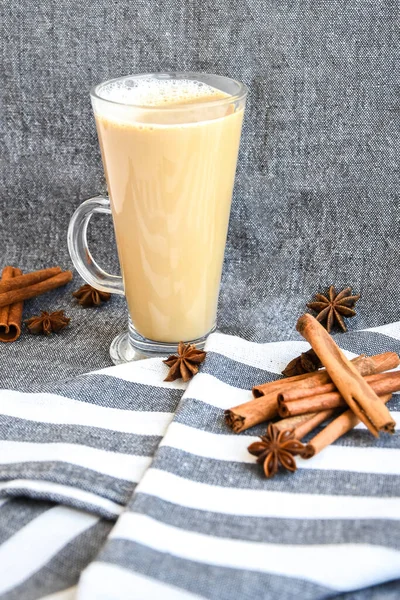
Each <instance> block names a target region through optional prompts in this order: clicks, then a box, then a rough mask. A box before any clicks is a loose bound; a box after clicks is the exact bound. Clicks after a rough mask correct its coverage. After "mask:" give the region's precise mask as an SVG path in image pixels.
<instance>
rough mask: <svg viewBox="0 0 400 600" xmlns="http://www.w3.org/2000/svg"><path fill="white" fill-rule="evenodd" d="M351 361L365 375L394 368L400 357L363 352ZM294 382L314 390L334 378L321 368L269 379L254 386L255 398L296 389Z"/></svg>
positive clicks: (301, 387)
mask: <svg viewBox="0 0 400 600" xmlns="http://www.w3.org/2000/svg"><path fill="white" fill-rule="evenodd" d="M351 362H352V363H353V364H354V365H355V366H356V367H357V370H358V371H359V372H360V373H361V375H363V376H365V375H372V374H373V373H381V372H383V371H388V370H389V369H394V368H395V367H397V366H398V365H399V364H400V359H399V357H398V355H397V354H396V352H385V353H384V354H376V355H375V356H365V354H361V355H360V356H357V357H356V358H353V359H351ZM391 365H392V366H391ZM293 383H296V384H297V385H296V388H298V389H301V390H307V389H310V390H314V389H315V387H316V386H317V385H321V386H322V385H326V384H331V383H332V380H331V378H330V376H329V374H328V372H327V371H326V369H321V370H320V371H316V372H314V373H304V375H295V376H293V377H286V378H285V379H277V380H276V381H269V382H267V383H262V384H260V385H256V386H254V387H253V396H254V397H255V398H260V397H261V396H263V395H267V394H269V393H270V392H274V391H276V390H279V392H281V391H282V387H283V386H284V387H287V388H289V387H290V388H291V389H294V388H292V384H293ZM312 394H313V392H312ZM303 396H305V394H302V396H301V397H303Z"/></svg>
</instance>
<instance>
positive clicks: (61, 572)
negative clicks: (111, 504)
mask: <svg viewBox="0 0 400 600" xmlns="http://www.w3.org/2000/svg"><path fill="white" fill-rule="evenodd" d="M111 527H112V523H111V522H109V521H105V520H101V521H99V522H98V523H96V524H95V525H93V526H92V527H90V529H88V530H87V531H85V532H83V533H82V534H80V535H78V536H77V537H76V538H74V539H73V540H72V541H71V542H69V543H68V544H67V545H66V546H64V548H63V549H62V550H60V551H59V552H58V553H57V554H56V555H55V556H54V557H53V558H51V559H50V560H49V562H48V563H47V564H46V565H44V566H43V567H42V568H41V569H39V570H38V571H37V572H36V573H34V574H33V575H32V576H31V577H29V578H28V579H27V580H26V581H24V582H23V583H21V584H20V585H18V586H17V587H15V588H13V589H12V590H10V591H9V592H6V593H5V594H2V595H1V596H0V598H1V599H2V600H36V599H38V598H42V597H43V596H47V595H49V594H54V593H56V592H58V591H61V590H65V589H68V588H69V587H72V586H73V585H75V584H76V583H77V582H78V579H79V576H80V574H81V572H82V570H83V569H84V568H85V567H86V566H87V565H88V564H89V563H90V562H91V561H92V560H93V559H94V558H95V556H96V554H97V552H98V550H99V548H101V547H102V545H103V544H104V543H105V541H106V539H107V536H108V534H109V533H110V530H111ZM34 551H35V540H32V552H34Z"/></svg>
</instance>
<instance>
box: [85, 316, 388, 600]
mask: <svg viewBox="0 0 400 600" xmlns="http://www.w3.org/2000/svg"><path fill="white" fill-rule="evenodd" d="M337 339H338V341H339V343H340V345H341V346H342V348H343V349H344V350H345V351H346V353H347V355H348V356H349V357H353V356H355V355H357V354H359V353H360V352H365V353H368V354H376V353H380V352H384V351H387V350H394V351H396V352H400V322H399V323H396V324H393V325H388V326H384V327H380V328H376V329H371V330H368V331H361V332H355V333H347V334H346V335H341V336H340V337H339V336H338V338H337ZM307 348H308V346H307V345H306V344H305V343H303V342H278V343H271V344H265V345H261V344H255V343H251V342H246V341H244V340H241V339H238V338H234V337H230V336H226V335H222V334H214V335H212V336H210V338H209V340H208V343H207V350H208V355H207V360H206V361H205V363H204V364H203V365H202V369H201V373H200V374H199V375H197V376H196V377H195V378H194V379H193V380H192V382H191V383H190V384H189V386H188V388H187V390H186V392H185V394H184V396H183V398H182V401H181V403H180V405H179V407H178V410H177V412H176V415H175V417H174V419H173V421H172V423H171V424H170V425H169V427H168V430H167V433H166V435H165V436H164V438H163V440H162V441H161V443H160V445H159V448H158V450H157V451H156V454H155V458H154V460H153V462H152V464H151V467H150V468H149V469H147V471H146V472H145V474H144V476H143V478H142V479H141V481H140V483H139V485H138V486H137V488H136V490H135V493H134V494H133V496H132V498H131V500H130V502H129V504H128V507H127V510H126V511H124V512H123V513H122V515H121V516H120V517H119V519H118V521H117V524H116V525H115V527H114V529H113V530H112V532H111V534H110V536H109V537H108V541H107V543H106V544H105V547H104V549H103V550H102V551H101V553H100V554H99V556H98V557H97V558H96V560H95V561H94V562H92V563H91V564H90V565H89V567H88V568H87V569H86V570H85V571H84V572H83V575H82V577H81V580H80V585H79V588H78V596H77V597H78V600H122V599H124V600H127V599H135V600H141V599H149V598H150V599H152V598H163V600H192V599H193V600H194V599H195V598H196V599H198V598H208V599H215V600H217V599H218V600H225V599H226V600H232V598H235V600H236V599H246V600H247V599H253V598H257V599H270V600H275V599H277V600H278V599H279V600H282V599H283V600H285V599H288V600H289V599H292V598H301V599H302V600H304V599H310V600H311V599H322V598H333V597H338V595H340V594H342V593H345V592H350V591H352V590H359V589H362V588H368V587H370V586H378V587H377V588H375V592H376V594H377V595H376V596H375V595H374V594H375V592H374V591H371V590H370V591H371V594H369V592H368V594H369V595H368V596H364V597H368V598H372V597H375V598H378V597H379V598H382V597H383V594H385V593H387V594H393V592H394V589H395V590H396V593H398V592H399V590H400V579H398V578H399V577H400V498H399V496H400V486H399V483H400V436H399V434H397V433H396V434H395V435H394V436H392V437H390V436H387V435H382V436H381V437H380V439H379V440H375V439H374V438H373V437H372V436H371V435H370V433H369V432H368V431H367V430H366V429H365V427H364V426H363V425H359V426H357V428H356V429H355V430H353V431H352V432H350V433H349V434H347V435H346V436H345V437H343V438H341V439H339V440H338V441H337V442H336V443H335V444H334V445H332V446H331V447H329V448H327V449H325V450H324V451H323V452H321V454H319V455H317V456H316V457H315V458H314V459H312V460H310V461H305V460H301V459H298V461H297V462H298V471H297V472H296V473H294V474H291V473H279V474H278V475H277V476H276V477H275V478H273V479H271V480H267V479H265V478H264V477H263V475H262V470H261V468H260V466H259V465H257V464H256V463H255V459H254V457H252V456H251V455H250V454H249V453H248V452H247V446H248V445H249V444H250V443H251V442H253V441H255V440H256V439H257V438H256V437H255V434H256V433H257V429H258V430H259V431H262V430H263V429H264V426H259V428H257V429H253V430H251V431H250V432H249V431H247V432H245V433H244V434H240V435H235V434H233V433H232V432H231V431H230V430H228V428H227V427H226V426H225V423H224V419H223V412H224V409H226V408H229V407H231V406H233V405H237V404H240V403H242V402H245V401H246V400H248V399H249V398H250V392H249V391H248V390H249V389H250V388H251V386H252V385H254V384H257V383H262V382H264V381H267V380H272V379H274V378H276V376H277V373H280V371H281V370H282V368H283V367H284V365H285V364H286V363H287V362H288V361H289V360H290V359H291V358H293V357H294V356H297V355H298V354H299V353H300V352H302V351H305V350H306V349H307ZM390 408H391V410H392V414H393V416H394V418H395V420H397V422H398V423H400V418H399V417H400V414H399V412H398V411H399V408H400V399H399V396H398V395H397V396H395V397H394V399H393V400H392V401H391V403H390ZM396 580H397V581H396ZM384 582H394V583H391V584H387V585H386V586H385V585H383V586H382V585H380V584H383V583H384ZM349 597H351V598H354V597H355V596H349ZM391 597H392V598H394V597H396V596H391Z"/></svg>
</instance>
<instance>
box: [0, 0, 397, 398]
mask: <svg viewBox="0 0 400 600" xmlns="http://www.w3.org/2000/svg"><path fill="white" fill-rule="evenodd" d="M398 17H399V4H398V2H397V0H376V1H374V2H366V1H365V0H354V1H352V2H344V1H343V0H319V1H318V2H315V1H313V0H307V1H304V2H297V1H293V0H282V1H281V2H275V1H273V0H247V1H246V2H236V3H232V2H231V1H230V0H220V2H218V3H217V4H215V3H214V2H210V1H208V0H205V1H202V2H196V1H194V0H186V1H184V2H175V1H173V0H168V1H166V2H161V1H156V2H147V0H136V1H134V2H130V1H129V0H122V1H121V2H112V3H110V2H106V1H105V0H100V1H98V2H89V3H86V2H83V0H78V1H76V0H63V1H62V2H56V1H55V0H48V1H47V2H44V3H43V2H33V3H28V2H25V1H24V0H14V1H13V2H11V1H10V0H6V1H5V2H2V3H1V5H0V50H1V53H0V55H1V59H0V60H1V64H0V72H1V73H2V82H1V86H0V103H1V113H2V118H1V121H0V141H1V148H2V151H1V158H0V160H1V163H0V202H1V212H0V231H1V234H0V244H1V251H0V266H3V265H5V264H7V263H12V264H15V265H17V266H19V267H21V268H22V269H24V270H30V269H35V268H39V267H43V266H47V265H51V264H61V265H62V266H63V267H68V266H70V260H69V257H68V253H67V248H66V229H67V224H68V220H69V218H70V216H71V214H72V212H73V210H74V209H75V208H76V207H77V206H78V204H79V203H80V202H81V201H82V200H84V199H86V198H88V197H90V196H92V195H96V194H97V193H98V192H99V191H101V190H103V189H104V177H103V170H102V166H101V161H100V154H99V150H98V145H97V139H96V134H95V127H94V122H93V118H92V116H91V108H90V102H89V96H88V90H89V87H90V86H91V85H92V84H94V83H98V82H100V81H102V80H105V79H108V78H110V77H115V76H118V75H123V74H127V73H135V72H146V71H152V70H154V71H160V70H173V69H176V70H199V71H206V72H215V73H220V74H227V75H230V76H234V77H236V78H238V79H241V80H242V81H244V82H245V83H246V84H247V85H248V86H249V88H250V96H249V103H248V110H247V115H246V121H245V127H244V132H243V141H242V146H241V152H240V160H239V166H238V175H237V181H236V188H235V195H234V202H233V210H232V218H231V224H230V230H229V239H228V246H227V251H226V261H225V270H224V275H223V285H222V293H221V301H220V311H219V326H220V328H221V329H222V330H223V331H225V332H230V333H237V334H239V335H242V336H243V337H245V338H248V339H253V340H260V341H261V340H265V341H268V340H272V339H278V338H288V337H289V336H290V335H292V331H293V327H294V323H295V319H296V317H297V316H298V315H299V314H300V313H301V312H302V311H303V309H304V303H305V302H306V301H307V300H309V299H310V297H311V296H312V295H313V293H314V292H315V291H316V289H317V288H320V289H322V288H324V287H326V286H328V285H329V284H331V283H332V282H334V283H336V284H337V285H338V286H340V285H343V284H348V283H349V284H351V285H353V287H354V289H355V290H356V291H357V292H361V293H362V295H363V298H362V301H361V302H360V303H359V317H357V318H356V319H353V321H352V322H351V327H353V328H356V327H358V328H360V327H364V326H371V325H377V324H382V323H385V322H388V321H395V320H397V319H399V318H400V311H399V299H400V298H399V297H400V288H399V285H398V263H399V258H400V256H399V245H398V233H399V211H398V184H399V172H398V151H399V141H398V140H399V119H398V84H399V69H398V57H399V30H398ZM92 237H93V239H94V241H93V245H92V248H93V254H94V255H95V256H96V257H97V258H98V259H99V262H101V263H102V264H105V265H106V266H110V268H112V269H115V265H116V254H115V248H114V245H113V242H112V241H110V240H111V238H112V229H111V226H110V224H107V220H106V218H101V219H99V220H98V222H97V224H96V225H94V226H93V228H92ZM78 283H79V282H78V281H76V282H75V283H74V284H71V285H70V286H69V287H68V289H67V290H66V291H64V290H63V291H59V292H56V293H52V294H49V295H48V296H47V297H43V298H40V299H37V300H34V301H30V302H29V303H28V302H27V303H26V307H25V315H26V317H28V316H30V315H32V314H35V313H37V311H38V310H40V309H46V308H48V309H57V308H61V307H62V308H64V307H65V308H66V310H67V312H68V314H69V315H70V316H71V317H72V322H71V326H70V329H69V330H68V331H65V332H64V333H63V334H61V335H60V336H57V337H54V338H53V339H51V340H50V339H41V340H37V339H32V338H30V337H28V336H27V335H26V334H25V335H24V336H23V337H22V338H21V339H20V340H19V341H18V342H17V343H15V344H8V345H5V344H3V345H2V346H1V347H0V365H1V373H2V375H1V379H2V381H1V384H2V385H3V386H7V385H8V386H10V387H13V388H16V387H19V388H20V389H29V388H30V386H31V384H32V382H34V381H36V382H37V381H43V380H46V379H47V380H54V379H55V378H56V377H60V378H62V377H67V376H71V375H76V374H78V373H80V372H84V371H88V370H91V369H93V368H96V367H100V366H105V365H107V364H110V359H109V356H108V347H109V344H110V342H111V339H112V338H113V336H114V335H115V334H116V333H117V332H119V331H120V330H121V329H122V328H123V327H124V325H125V310H124V303H123V300H122V299H119V298H114V299H113V301H112V303H110V304H109V305H107V306H104V307H102V308H101V309H98V310H96V311H91V310H86V311H84V310H82V309H80V308H76V307H75V306H74V303H73V301H72V299H71V297H70V295H69V292H70V291H71V290H72V289H73V288H74V287H77V286H78ZM386 290H389V294H388V295H387V296H386V297H384V298H383V297H382V294H383V293H384V292H386Z"/></svg>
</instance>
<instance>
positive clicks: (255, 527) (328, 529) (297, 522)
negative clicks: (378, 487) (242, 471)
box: [132, 492, 400, 549]
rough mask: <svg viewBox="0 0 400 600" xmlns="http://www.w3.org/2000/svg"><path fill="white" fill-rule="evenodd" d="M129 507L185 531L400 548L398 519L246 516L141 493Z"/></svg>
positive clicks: (276, 541)
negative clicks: (179, 504) (186, 505)
mask: <svg viewBox="0 0 400 600" xmlns="http://www.w3.org/2000/svg"><path fill="white" fill-rule="evenodd" d="M271 501H273V500H272V499H271ZM294 502H295V500H294ZM321 502H323V498H321ZM132 509H133V511H134V512H135V513H141V514H145V515H147V516H149V517H152V518H154V519H156V520H157V521H160V522H162V523H166V524H167V525H173V526H174V527H179V528H181V529H184V530H186V531H194V532H198V533H204V532H210V533H212V535H213V536H217V537H222V538H230V539H232V540H246V541H253V542H264V543H269V544H293V545H301V544H305V545H313V544H346V543H349V544H350V543H353V542H354V540H355V539H356V540H357V543H358V544H373V545H378V546H379V545H381V546H388V547H390V548H396V549H400V520H399V521H395V520H389V519H388V520H384V519H360V520H354V519H302V518H297V519H294V518H293V519H290V518H284V519H283V518H282V519H280V518H272V517H249V516H245V515H244V516H243V515H231V514H225V513H222V512H218V513H216V512H211V511H207V510H198V509H193V508H187V507H185V506H180V507H179V511H178V510H176V505H175V504H173V503H171V502H168V501H166V500H162V499H161V498H157V497H156V496H150V495H148V494H144V493H141V492H138V493H137V495H136V499H135V502H134V504H133V506H132Z"/></svg>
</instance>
